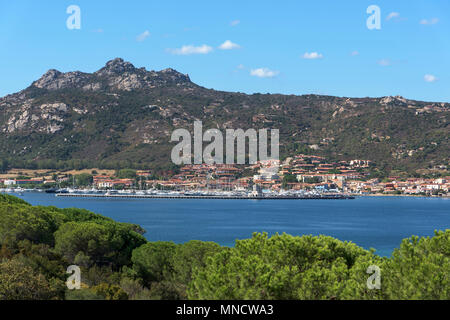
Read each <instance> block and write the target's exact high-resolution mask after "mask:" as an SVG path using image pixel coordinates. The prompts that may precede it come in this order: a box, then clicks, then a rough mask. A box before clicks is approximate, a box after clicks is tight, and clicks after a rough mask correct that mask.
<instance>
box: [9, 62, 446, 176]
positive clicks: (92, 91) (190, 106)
mask: <svg viewBox="0 0 450 320" xmlns="http://www.w3.org/2000/svg"><path fill="white" fill-rule="evenodd" d="M449 110H450V104H449V103H441V102H424V101H416V100H411V99H406V98H403V97H401V96H387V97H380V98H347V97H334V96H322V95H313V94H308V95H282V94H259V93H256V94H251V95H249V94H244V93H239V92H236V93H235V92H225V91H216V90H213V89H206V88H204V87H202V86H199V85H197V84H195V83H193V82H192V81H191V80H190V78H189V75H187V74H182V73H180V72H178V71H176V70H174V69H171V68H167V69H164V70H161V71H153V70H152V71H147V70H146V69H145V68H136V67H135V66H134V65H133V64H131V63H130V62H127V61H124V60H123V59H121V58H115V59H113V60H110V61H108V62H107V63H106V64H105V66H104V67H102V68H100V69H99V70H97V71H95V72H93V73H85V72H80V71H74V72H65V73H63V72H60V71H58V70H55V69H50V70H48V71H47V72H46V73H44V74H43V75H42V76H41V77H40V78H39V79H38V80H36V81H34V82H33V83H32V84H31V85H30V86H29V87H27V88H25V89H24V90H21V91H19V92H17V93H14V94H11V95H7V96H5V97H3V98H0V112H1V114H0V157H1V158H3V159H8V160H9V161H12V162H16V163H19V164H22V163H21V161H22V162H24V165H30V163H32V162H36V163H38V164H39V163H43V162H47V163H51V162H57V161H66V162H67V161H73V160H80V161H81V160H83V161H91V162H92V163H98V162H108V161H109V162H111V163H112V162H116V163H119V162H124V163H125V162H126V163H129V164H139V165H142V166H153V165H156V166H160V165H169V164H168V160H169V159H170V149H171V144H170V143H169V139H170V134H171V132H172V131H173V130H174V129H176V128H180V127H182V128H187V129H189V128H191V127H192V125H193V122H194V121H195V120H202V121H203V122H204V127H205V129H207V128H208V127H213V128H219V129H226V128H235V129H237V128H242V129H248V128H255V129H258V128H279V129H280V135H281V136H280V148H281V151H282V154H283V155H285V156H286V155H289V154H292V153H295V152H316V153H318V154H321V155H326V156H329V157H331V158H333V159H341V158H342V159H345V158H347V159H348V158H367V159H368V160H372V161H375V162H378V163H380V164H381V166H383V167H386V168H387V169H388V170H391V169H395V168H397V169H401V168H404V169H405V170H416V169H418V168H424V167H429V166H436V165H438V166H439V165H441V166H442V165H448V158H449V151H448V150H449V141H448V136H449V133H450V129H449V126H448V120H449Z"/></svg>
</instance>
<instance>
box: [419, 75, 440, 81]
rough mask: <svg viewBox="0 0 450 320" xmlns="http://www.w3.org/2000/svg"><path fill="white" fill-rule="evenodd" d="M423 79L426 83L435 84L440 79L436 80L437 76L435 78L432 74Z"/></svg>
mask: <svg viewBox="0 0 450 320" xmlns="http://www.w3.org/2000/svg"><path fill="white" fill-rule="evenodd" d="M423 79H424V80H425V81H426V82H435V81H437V80H438V78H436V76H433V75H432V74H426V75H425V76H424V77H423Z"/></svg>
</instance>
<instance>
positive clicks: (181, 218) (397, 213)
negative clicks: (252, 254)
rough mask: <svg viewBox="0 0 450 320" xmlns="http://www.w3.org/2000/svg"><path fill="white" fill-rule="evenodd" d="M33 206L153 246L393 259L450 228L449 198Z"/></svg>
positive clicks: (79, 201) (40, 199)
mask: <svg viewBox="0 0 450 320" xmlns="http://www.w3.org/2000/svg"><path fill="white" fill-rule="evenodd" d="M20 197H21V198H23V199H24V200H26V201H28V202H29V203H31V204H33V205H45V206H48V205H53V206H56V207H60V208H68V207H78V208H85V209H88V210H91V211H94V212H96V213H100V214H102V215H105V216H107V217H111V218H113V219H114V220H116V221H121V222H129V223H135V224H139V225H140V226H142V227H143V228H144V229H145V230H147V233H146V235H145V236H146V237H147V239H148V240H150V241H158V240H162V241H174V242H176V243H183V242H186V241H189V240H194V239H195V240H203V241H214V242H217V243H219V244H221V245H224V246H233V245H234V242H235V240H236V239H245V238H249V237H251V235H252V233H253V232H263V231H265V232H268V233H269V234H273V233H276V232H279V233H283V232H286V233H289V234H292V235H304V234H312V235H320V234H324V235H329V236H333V237H335V238H338V239H340V240H347V241H352V242H354V243H356V244H358V245H359V246H362V247H364V248H366V249H369V248H375V249H376V250H377V251H376V253H377V254H379V255H381V256H390V254H391V253H392V250H393V249H394V248H396V247H398V246H399V244H400V242H401V240H402V239H403V238H407V237H410V236H411V235H418V236H432V235H433V233H434V230H444V229H449V228H450V199H442V198H441V199H440V198H415V197H359V198H356V199H355V200H264V201H258V200H194V199H184V200H178V199H95V198H92V199H89V198H58V197H55V195H52V194H45V193H32V192H28V193H24V194H23V195H21V196H20Z"/></svg>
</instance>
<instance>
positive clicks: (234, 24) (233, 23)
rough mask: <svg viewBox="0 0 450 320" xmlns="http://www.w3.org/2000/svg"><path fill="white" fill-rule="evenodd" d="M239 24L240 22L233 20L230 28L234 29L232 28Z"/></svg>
mask: <svg viewBox="0 0 450 320" xmlns="http://www.w3.org/2000/svg"><path fill="white" fill-rule="evenodd" d="M239 23H241V21H239V20H233V21H231V22H230V26H232V27H234V26H237V25H238V24H239Z"/></svg>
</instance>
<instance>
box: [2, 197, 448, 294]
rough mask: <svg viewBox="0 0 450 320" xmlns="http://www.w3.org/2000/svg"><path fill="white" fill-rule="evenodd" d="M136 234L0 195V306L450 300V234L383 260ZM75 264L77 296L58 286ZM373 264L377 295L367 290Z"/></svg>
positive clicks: (333, 243) (272, 244)
mask: <svg viewBox="0 0 450 320" xmlns="http://www.w3.org/2000/svg"><path fill="white" fill-rule="evenodd" d="M143 232H144V231H143V230H142V229H141V228H140V227H139V226H136V225H130V224H125V223H118V222H114V221H113V220H111V219H109V218H105V217H102V216H100V215H97V214H94V213H91V212H89V211H87V210H81V209H58V208H55V207H39V206H31V205H29V204H28V203H26V202H24V201H22V200H20V199H18V198H15V197H12V196H8V195H0V246H1V249H0V299H31V300H34V299H69V300H80V299H81V300H83V299H89V300H105V299H106V300H126V299H450V283H449V275H450V230H446V231H439V232H436V234H435V236H434V237H428V238H418V237H412V238H410V239H405V240H403V242H402V243H401V245H400V247H399V248H398V249H396V250H395V251H394V252H393V254H392V257H390V258H381V257H379V256H377V255H376V254H374V252H373V251H367V250H365V249H363V248H360V247H358V246H357V245H355V244H353V243H351V242H342V241H339V240H337V239H334V238H331V237H327V236H319V237H313V236H302V237H294V236H290V235H287V234H283V235H279V234H276V235H274V236H272V237H268V235H267V234H258V233H255V234H254V235H253V236H252V238H251V239H246V240H238V241H236V245H235V247H233V248H228V247H221V246H219V245H218V244H216V243H212V242H202V241H190V242H187V243H184V244H175V243H172V242H147V241H146V240H145V238H144V237H143V236H142V233H143ZM72 264H76V265H78V266H79V267H80V268H81V270H82V288H81V289H80V290H68V289H67V287H66V285H65V282H66V280H67V277H68V275H67V274H66V269H67V267H68V266H69V265H72ZM373 265H375V266H378V267H379V268H380V270H381V274H380V275H381V288H380V289H372V290H371V289H368V287H367V281H368V277H369V276H370V274H368V273H367V269H368V267H369V266H373Z"/></svg>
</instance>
